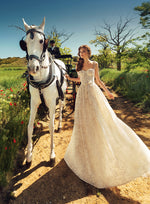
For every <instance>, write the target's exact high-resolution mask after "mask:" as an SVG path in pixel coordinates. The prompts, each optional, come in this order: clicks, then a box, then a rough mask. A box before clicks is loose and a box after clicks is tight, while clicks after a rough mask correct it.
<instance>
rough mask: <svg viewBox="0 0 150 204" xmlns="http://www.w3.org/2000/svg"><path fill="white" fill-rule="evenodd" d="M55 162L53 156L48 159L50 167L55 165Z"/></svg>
mask: <svg viewBox="0 0 150 204" xmlns="http://www.w3.org/2000/svg"><path fill="white" fill-rule="evenodd" d="M55 162H56V160H55V158H53V159H50V167H54V166H55Z"/></svg>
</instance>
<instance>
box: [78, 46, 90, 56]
mask: <svg viewBox="0 0 150 204" xmlns="http://www.w3.org/2000/svg"><path fill="white" fill-rule="evenodd" d="M79 55H80V57H81V58H87V57H88V58H89V56H88V51H87V49H85V48H81V49H80V52H79Z"/></svg>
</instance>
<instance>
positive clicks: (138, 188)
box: [7, 93, 150, 204]
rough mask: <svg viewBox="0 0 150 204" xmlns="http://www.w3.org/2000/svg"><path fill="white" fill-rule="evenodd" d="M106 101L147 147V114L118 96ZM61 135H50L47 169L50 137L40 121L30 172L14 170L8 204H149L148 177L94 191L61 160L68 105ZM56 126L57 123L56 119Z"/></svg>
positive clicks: (67, 136)
mask: <svg viewBox="0 0 150 204" xmlns="http://www.w3.org/2000/svg"><path fill="white" fill-rule="evenodd" d="M114 95H115V96H116V98H115V100H114V101H109V102H110V104H111V106H112V107H113V109H114V111H115V112H116V114H117V115H118V117H120V118H121V119H122V120H123V121H124V122H125V123H127V124H128V125H129V126H130V127H132V129H134V131H135V132H136V133H137V134H138V135H139V137H140V138H141V139H142V140H143V141H144V143H145V144H146V145H147V146H148V147H149V148H150V114H144V113H142V111H141V110H139V109H138V108H135V107H134V105H133V104H132V103H131V102H129V101H127V100H126V99H124V98H123V97H121V96H118V95H116V94H115V93H114ZM66 110H67V112H65V113H64V118H63V128H62V131H61V133H55V134H54V142H55V152H56V165H55V166H54V167H52V168H51V167H49V163H48V162H49V155H50V137H49V134H48V123H47V122H40V123H39V128H38V130H37V131H38V135H39V137H38V138H36V140H35V141H34V143H35V144H36V145H35V146H34V150H33V162H32V166H31V167H30V169H25V168H24V167H23V168H20V169H17V170H16V174H15V175H14V177H13V179H12V181H11V186H10V188H11V189H12V190H13V191H14V192H13V193H14V196H15V199H14V200H10V201H7V203H9V204H65V203H68V204H108V203H109V204H149V203H150V178H138V179H136V180H134V181H132V182H130V183H128V184H126V185H122V186H118V187H117V188H111V189H97V188H95V187H93V186H91V185H88V184H86V183H85V182H83V181H81V180H80V179H79V178H78V177H77V176H76V175H75V174H74V173H73V172H72V171H71V170H70V169H69V168H68V167H67V165H66V163H65V161H64V160H63V157H64V154H65V151H66V148H67V145H68V143H69V141H70V137H71V134H72V127H73V116H74V114H73V113H72V114H71V112H72V109H71V108H70V105H69V103H68V106H67V107H66ZM56 123H57V120H56Z"/></svg>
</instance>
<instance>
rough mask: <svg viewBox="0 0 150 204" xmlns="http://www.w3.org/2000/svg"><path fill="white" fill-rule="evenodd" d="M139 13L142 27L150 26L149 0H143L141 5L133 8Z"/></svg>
mask: <svg viewBox="0 0 150 204" xmlns="http://www.w3.org/2000/svg"><path fill="white" fill-rule="evenodd" d="M134 10H135V11H138V12H139V13H140V14H139V15H140V23H141V24H142V26H143V27H144V28H150V1H148V2H143V3H142V5H141V6H137V7H135V8H134Z"/></svg>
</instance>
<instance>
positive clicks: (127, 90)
mask: <svg viewBox="0 0 150 204" xmlns="http://www.w3.org/2000/svg"><path fill="white" fill-rule="evenodd" d="M100 76H101V79H102V80H103V81H104V82H105V83H106V84H108V85H109V86H111V87H112V88H113V89H114V90H115V91H116V92H118V93H121V94H122V95H124V96H126V97H127V98H128V99H130V100H131V101H133V102H134V103H135V104H136V105H137V106H140V107H141V108H142V109H143V111H145V112H147V111H150V73H149V71H148V70H138V69H137V70H136V69H135V70H131V71H129V72H127V71H117V70H115V69H103V70H101V71H100Z"/></svg>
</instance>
